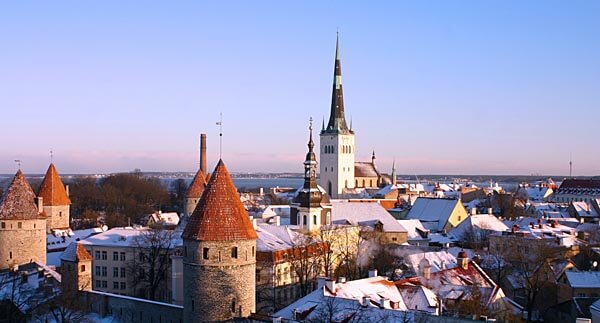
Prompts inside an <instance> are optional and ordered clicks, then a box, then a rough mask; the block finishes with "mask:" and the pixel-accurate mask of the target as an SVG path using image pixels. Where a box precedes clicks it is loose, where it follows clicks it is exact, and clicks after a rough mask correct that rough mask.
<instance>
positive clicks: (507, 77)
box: [0, 0, 600, 175]
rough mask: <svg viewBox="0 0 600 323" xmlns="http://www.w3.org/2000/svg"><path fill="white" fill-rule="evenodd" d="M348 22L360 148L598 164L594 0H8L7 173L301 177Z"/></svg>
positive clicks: (489, 165) (433, 157)
mask: <svg viewBox="0 0 600 323" xmlns="http://www.w3.org/2000/svg"><path fill="white" fill-rule="evenodd" d="M336 31H339V33H340V34H339V35H340V36H339V37H340V49H341V56H342V72H343V83H344V99H345V107H346V117H347V119H349V120H350V119H351V120H352V123H353V129H354V131H355V133H356V149H357V156H356V157H357V160H365V161H366V160H370V155H371V152H372V151H373V150H375V152H376V155H377V163H378V166H379V168H380V170H382V171H384V172H390V171H391V170H390V169H391V164H392V161H393V160H395V162H396V166H397V172H398V173H399V174H499V175H502V174H524V175H529V174H542V175H544V174H545V175H568V172H569V166H568V162H569V158H570V157H569V156H572V159H573V174H574V175H598V174H600V150H599V149H598V148H597V147H598V130H597V129H598V121H599V120H600V107H599V104H600V32H599V31H600V2H599V1H550V0H548V1H389V2H386V1H379V2H369V3H367V2H364V1H296V2H292V1H162V2H159V1H153V2H148V1H96V2H91V1H51V2H50V1H14V2H3V3H2V4H0V112H1V113H0V116H1V118H2V121H1V122H0V125H1V126H0V173H14V172H15V171H16V169H17V165H16V164H15V162H14V160H15V159H20V160H21V161H22V166H21V167H22V169H23V170H24V172H25V173H42V172H44V171H45V170H46V168H47V166H48V163H49V162H50V153H49V152H50V150H52V151H53V155H54V157H53V161H54V162H55V164H56V166H57V168H58V170H59V172H61V173H107V172H119V171H130V170H133V169H135V168H139V169H141V170H143V171H195V170H196V169H197V167H198V142H199V134H200V133H207V136H208V164H209V168H212V167H214V165H216V162H217V161H218V159H219V143H218V139H219V128H218V126H216V122H217V121H218V120H219V113H222V114H223V148H222V158H223V160H224V161H225V163H226V165H227V166H228V168H229V170H230V171H234V172H284V171H292V172H301V171H302V167H303V166H302V162H303V160H304V156H305V154H306V150H307V147H306V143H307V139H308V119H309V118H310V117H313V118H314V119H315V128H316V129H315V133H314V134H315V139H316V141H317V145H318V135H317V134H318V131H319V130H320V125H321V122H322V120H323V118H326V119H327V118H328V113H329V109H330V102H331V83H332V80H333V63H334V53H335V38H336Z"/></svg>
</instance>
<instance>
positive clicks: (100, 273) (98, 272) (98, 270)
mask: <svg viewBox="0 0 600 323" xmlns="http://www.w3.org/2000/svg"><path fill="white" fill-rule="evenodd" d="M96 275H97V276H101V275H102V272H101V271H100V266H96Z"/></svg>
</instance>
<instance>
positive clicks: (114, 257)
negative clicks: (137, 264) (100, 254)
mask: <svg viewBox="0 0 600 323" xmlns="http://www.w3.org/2000/svg"><path fill="white" fill-rule="evenodd" d="M118 260H119V253H118V252H116V251H115V252H113V261H118Z"/></svg>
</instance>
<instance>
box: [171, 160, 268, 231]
mask: <svg viewBox="0 0 600 323" xmlns="http://www.w3.org/2000/svg"><path fill="white" fill-rule="evenodd" d="M182 236H183V238H184V239H191V240H199V241H234V240H252V239H256V238H257V235H256V231H255V230H254V227H253V225H252V222H251V221H250V218H249V216H248V212H246V209H245V208H244V205H242V201H241V200H240V197H239V195H238V192H237V189H236V188H235V185H234V184H233V181H232V180H231V176H230V175H229V172H228V171H227V168H226V167H225V164H224V163H223V161H222V160H219V163H218V164H217V167H216V168H215V171H214V172H213V173H212V176H211V178H210V181H209V182H208V185H207V186H206V188H205V192H204V194H203V195H202V199H200V201H199V202H198V206H196V209H195V210H194V213H192V215H191V217H190V220H189V222H188V224H187V225H186V227H185V230H184V231H183V235H182Z"/></svg>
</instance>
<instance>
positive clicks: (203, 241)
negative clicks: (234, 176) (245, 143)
mask: <svg viewBox="0 0 600 323" xmlns="http://www.w3.org/2000/svg"><path fill="white" fill-rule="evenodd" d="M182 237H183V246H184V257H183V283H184V290H183V293H184V315H183V320H184V322H215V321H226V320H230V319H233V318H236V317H248V316H249V315H250V314H251V313H252V312H254V311H255V307H256V300H255V289H256V287H255V284H256V282H255V280H256V278H255V273H256V272H255V271H256V238H257V235H256V231H255V230H254V227H253V225H252V221H250V217H249V216H248V213H247V212H246V209H245V208H244V206H243V204H242V202H241V200H240V198H239V195H238V192H237V189H236V188H235V185H234V184H233V181H232V180H231V176H230V175H229V172H228V171H227V168H226V167H225V164H224V163H223V161H222V160H220V161H219V163H218V164H217V167H216V168H215V170H214V172H213V173H212V175H211V178H210V181H209V182H208V185H207V186H206V188H205V190H204V193H203V194H202V198H201V199H200V201H199V202H198V205H197V206H196V209H195V210H194V212H193V213H192V215H191V217H190V219H189V222H188V223H187V225H186V227H185V230H184V232H183V235H182Z"/></svg>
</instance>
